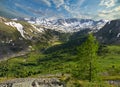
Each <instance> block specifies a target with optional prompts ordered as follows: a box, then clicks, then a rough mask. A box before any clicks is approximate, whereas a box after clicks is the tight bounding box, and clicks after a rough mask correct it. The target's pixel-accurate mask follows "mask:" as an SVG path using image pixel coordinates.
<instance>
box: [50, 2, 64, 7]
mask: <svg viewBox="0 0 120 87" xmlns="http://www.w3.org/2000/svg"><path fill="white" fill-rule="evenodd" d="M52 1H53V3H54V4H55V5H56V8H59V7H60V6H62V5H63V4H64V0H52Z"/></svg>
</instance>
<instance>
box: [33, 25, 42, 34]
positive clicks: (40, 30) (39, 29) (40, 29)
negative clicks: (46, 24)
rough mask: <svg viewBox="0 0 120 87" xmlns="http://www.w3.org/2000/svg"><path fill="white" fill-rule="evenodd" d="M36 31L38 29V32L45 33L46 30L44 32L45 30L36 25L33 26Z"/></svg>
mask: <svg viewBox="0 0 120 87" xmlns="http://www.w3.org/2000/svg"><path fill="white" fill-rule="evenodd" d="M31 26H32V27H33V28H34V29H36V30H37V31H38V32H41V33H42V32H43V31H44V30H43V28H37V27H36V26H35V25H33V24H32V25H31Z"/></svg>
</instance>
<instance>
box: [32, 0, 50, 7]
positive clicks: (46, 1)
mask: <svg viewBox="0 0 120 87" xmlns="http://www.w3.org/2000/svg"><path fill="white" fill-rule="evenodd" d="M34 1H36V2H37V3H41V2H43V3H44V4H45V5H47V6H48V7H51V2H50V0H34Z"/></svg>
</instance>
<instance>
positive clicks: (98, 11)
mask: <svg viewBox="0 0 120 87" xmlns="http://www.w3.org/2000/svg"><path fill="white" fill-rule="evenodd" d="M0 16H17V17H40V18H51V19H55V18H81V19H95V20H96V19H106V20H113V19H120V0H0Z"/></svg>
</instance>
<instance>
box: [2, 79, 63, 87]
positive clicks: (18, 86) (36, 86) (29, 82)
mask: <svg viewBox="0 0 120 87" xmlns="http://www.w3.org/2000/svg"><path fill="white" fill-rule="evenodd" d="M0 87H65V85H64V84H63V83H62V82H60V80H59V79H57V78H27V79H24V78H20V79H14V80H10V81H6V82H4V83H0Z"/></svg>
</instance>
